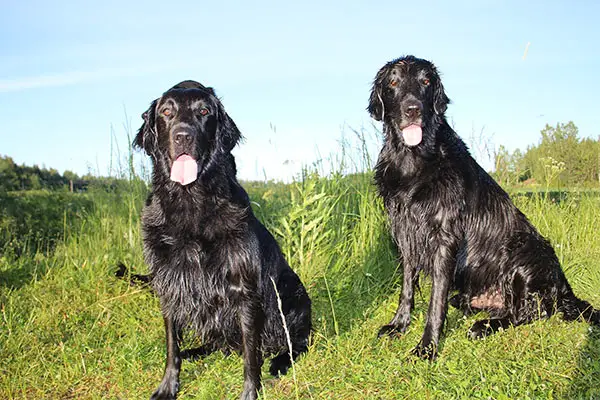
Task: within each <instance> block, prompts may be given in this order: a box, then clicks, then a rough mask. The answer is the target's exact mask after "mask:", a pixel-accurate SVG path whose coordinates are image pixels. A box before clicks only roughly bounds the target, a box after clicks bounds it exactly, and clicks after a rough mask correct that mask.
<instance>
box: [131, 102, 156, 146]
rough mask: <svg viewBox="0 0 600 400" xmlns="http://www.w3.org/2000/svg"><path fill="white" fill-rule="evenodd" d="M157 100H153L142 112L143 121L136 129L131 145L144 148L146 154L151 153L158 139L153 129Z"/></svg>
mask: <svg viewBox="0 0 600 400" xmlns="http://www.w3.org/2000/svg"><path fill="white" fill-rule="evenodd" d="M157 101H158V100H154V101H153V102H152V104H150V107H149V108H148V110H146V111H145V112H144V113H143V114H142V118H143V119H144V123H143V124H142V126H141V127H140V129H139V130H138V133H137V135H136V137H135V139H133V147H137V148H139V149H144V150H145V151H146V153H147V154H148V155H150V154H152V150H153V147H154V146H155V145H156V141H157V140H158V138H157V137H156V130H155V124H156V103H157Z"/></svg>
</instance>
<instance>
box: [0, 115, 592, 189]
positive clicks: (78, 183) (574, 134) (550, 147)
mask: <svg viewBox="0 0 600 400" xmlns="http://www.w3.org/2000/svg"><path fill="white" fill-rule="evenodd" d="M540 134H541V138H540V140H539V143H538V144H536V145H530V146H528V147H527V149H526V150H525V151H524V152H523V151H521V150H520V149H516V150H514V151H513V152H512V153H511V152H510V151H508V149H507V148H506V147H505V146H502V145H501V146H500V147H499V148H498V150H497V151H496V152H495V155H494V159H495V163H494V171H493V172H492V175H493V176H494V178H495V179H496V180H497V181H498V182H499V183H500V184H501V185H503V186H518V185H522V186H528V185H529V186H546V187H552V188H560V187H578V186H579V187H580V186H584V187H589V186H599V185H600V137H598V139H597V140H595V139H591V138H580V137H579V129H578V128H577V126H576V125H575V124H574V123H573V122H572V121H569V122H567V123H557V124H556V126H550V125H546V126H545V127H544V129H542V130H541V132H540ZM92 182H93V183H99V184H100V185H101V186H103V187H107V188H110V187H112V186H114V184H115V179H114V178H104V177H95V176H93V175H91V174H87V175H84V176H81V177H80V176H78V175H77V174H76V173H74V172H71V171H65V172H64V173H63V174H60V173H59V172H58V171H57V170H55V169H54V168H49V169H48V168H40V167H39V166H37V165H34V166H33V167H30V166H27V165H18V164H16V163H15V162H14V160H13V159H12V158H11V157H8V156H2V155H0V191H18V190H38V189H47V190H72V191H82V190H86V188H87V186H88V185H89V183H92Z"/></svg>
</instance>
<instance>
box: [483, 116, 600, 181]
mask: <svg viewBox="0 0 600 400" xmlns="http://www.w3.org/2000/svg"><path fill="white" fill-rule="evenodd" d="M560 163H562V167H561V171H560V173H558V174H555V173H554V171H555V170H556V166H557V165H558V164H560ZM553 166H554V171H553ZM549 175H552V177H551V179H550V180H549V177H550V176H549ZM494 177H495V178H496V179H497V180H498V181H499V182H500V183H501V184H504V185H517V184H519V183H522V182H525V181H527V182H529V183H536V184H540V185H542V184H544V185H545V186H551V187H574V186H591V185H596V186H597V185H598V184H599V183H600V140H593V139H590V138H585V139H581V138H579V130H578V129H577V126H575V124H574V123H573V122H568V123H566V124H564V123H558V124H556V126H555V127H552V126H549V125H546V126H545V127H544V129H542V131H541V139H540V142H539V144H538V145H536V146H529V147H528V148H527V150H526V151H525V153H524V154H523V153H522V152H521V151H520V150H518V149H517V150H515V151H514V152H513V153H512V154H511V153H510V152H508V150H507V149H506V148H505V147H504V146H500V147H499V149H498V151H497V153H496V156H495V172H494Z"/></svg>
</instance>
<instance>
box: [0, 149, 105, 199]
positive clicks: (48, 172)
mask: <svg viewBox="0 0 600 400" xmlns="http://www.w3.org/2000/svg"><path fill="white" fill-rule="evenodd" d="M90 183H93V184H98V185H99V186H102V187H107V188H110V187H111V186H114V184H115V179H114V178H105V177H97V176H93V175H91V174H86V175H84V176H79V175H77V174H76V173H74V172H72V171H65V172H64V173H63V174H61V173H59V172H58V171H57V170H56V169H54V168H45V167H42V168H40V167H39V166H37V165H34V166H33V167H30V166H28V165H25V164H22V165H19V164H17V163H15V162H14V160H13V159H12V157H8V156H3V155H0V192H11V191H21V190H40V189H45V190H65V191H67V190H70V191H76V192H78V191H85V190H87V187H88V185H89V184H90Z"/></svg>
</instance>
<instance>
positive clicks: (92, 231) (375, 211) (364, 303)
mask: <svg viewBox="0 0 600 400" xmlns="http://www.w3.org/2000/svg"><path fill="white" fill-rule="evenodd" d="M371 180H372V176H371V175H370V174H359V175H352V176H346V177H342V176H341V175H335V174H334V175H333V176H331V177H329V178H327V179H324V178H319V177H318V176H317V175H316V174H306V175H305V176H304V177H303V178H302V179H301V181H299V182H296V183H293V184H290V185H283V184H258V183H253V184H248V185H247V189H248V190H249V192H250V195H251V197H252V199H253V201H254V209H255V212H256V214H257V215H258V217H259V218H260V219H261V220H262V221H263V222H264V223H265V224H266V226H267V227H268V228H269V229H270V230H271V231H272V232H273V233H274V234H275V235H276V237H277V239H278V241H279V242H280V244H281V246H282V249H283V251H284V253H285V255H286V257H287V258H288V260H289V261H290V264H291V265H292V267H293V268H294V269H295V270H296V271H297V272H298V273H299V275H300V276H301V278H302V280H303V282H304V283H305V285H306V286H307V288H308V290H309V293H310V295H311V297H312V299H313V306H314V309H313V316H314V320H313V324H314V327H315V330H314V334H313V337H312V344H311V347H310V351H309V353H308V354H307V355H306V356H304V357H302V358H301V359H299V360H298V362H297V363H296V379H295V380H294V377H293V376H292V374H289V375H288V376H285V377H283V378H280V379H273V378H271V377H270V376H269V375H268V372H267V371H266V367H267V366H268V363H265V369H264V373H263V379H264V390H263V392H262V394H261V396H262V398H263V399H405V398H406V399H599V398H600V332H599V331H598V330H594V329H591V328H590V327H589V326H588V325H587V324H585V323H579V322H576V323H565V322H563V321H561V319H560V318H558V317H553V318H551V319H549V320H545V321H539V322H536V323H534V324H531V325H528V326H522V327H518V328H511V329H508V330H507V331H505V332H502V333H499V334H497V335H495V336H492V337H489V338H487V339H485V340H481V341H470V340H468V339H467V338H466V333H467V329H468V327H469V326H470V325H471V324H472V323H473V321H474V320H475V319H476V318H477V317H471V318H464V317H463V316H462V315H461V314H460V313H459V312H457V311H456V310H451V311H450V312H449V316H448V321H447V324H446V328H445V336H444V339H443V341H442V342H441V352H440V356H439V359H438V360H437V361H435V362H433V363H429V362H425V361H421V360H420V359H417V358H415V357H414V356H412V355H411V354H410V351H411V349H412V348H413V347H414V346H415V345H416V343H417V342H418V340H419V338H420V335H421V333H422V331H423V326H424V319H425V313H426V304H427V299H428V295H429V287H430V285H429V281H428V279H422V285H421V286H422V292H421V293H420V294H417V297H416V306H415V312H414V314H413V323H412V325H411V327H410V328H409V330H408V332H407V333H406V334H405V335H404V336H403V337H401V338H398V339H395V340H391V339H384V340H378V339H376V332H377V329H378V327H379V326H380V325H382V324H384V323H387V322H388V320H389V319H390V318H391V316H392V314H393V312H394V310H395V306H396V304H397V298H398V295H399V286H400V285H399V284H400V282H401V273H400V271H399V270H398V266H397V262H396V254H395V250H394V246H393V245H392V243H391V239H390V237H389V235H388V232H387V226H386V220H385V217H384V212H383V207H382V204H381V201H380V200H379V199H378V197H377V195H376V192H375V189H374V187H373V186H372V183H371ZM145 193H146V189H145V187H144V185H143V184H141V183H140V182H138V181H132V182H130V183H129V184H128V187H127V185H126V187H123V188H121V189H118V190H114V191H110V192H106V191H101V190H96V191H94V190H92V191H91V192H90V193H88V194H68V193H63V194H53V193H36V194H29V195H27V194H26V195H16V194H4V195H0V206H1V207H0V212H2V214H0V218H1V219H0V252H1V253H0V314H1V315H0V399H140V398H148V397H149V396H150V394H151V393H152V391H153V390H154V389H155V388H156V386H157V385H158V383H159V381H160V378H161V376H162V372H163V365H164V358H165V355H164V344H163V343H164V336H163V326H162V318H161V315H160V311H159V305H158V301H157V299H156V298H155V297H154V296H153V295H152V293H150V292H149V291H147V290H143V289H140V288H135V287H130V286H129V285H128V284H127V283H125V282H123V281H119V280H117V279H115V278H114V277H113V272H114V270H115V265H116V264H117V262H119V261H123V262H125V263H126V264H128V265H131V266H133V268H134V270H135V271H136V272H145V271H146V267H145V265H144V263H143V259H142V245H141V238H140V225H139V215H140V212H141V208H142V205H143V202H144V198H145ZM514 199H515V201H516V203H517V204H518V205H519V207H520V208H521V209H522V210H523V211H524V212H525V213H526V214H527V215H528V216H529V217H530V219H531V220H532V221H533V223H534V224H535V225H536V226H537V227H538V229H539V230H540V231H541V232H542V233H543V234H544V235H545V236H547V237H548V238H549V239H550V240H551V241H552V243H553V244H554V246H555V248H556V251H557V254H558V256H559V258H560V260H561V262H562V263H563V265H564V269H565V271H566V275H567V277H568V278H569V280H570V282H571V283H572V286H573V287H574V290H575V292H576V293H577V294H578V295H579V296H581V297H583V298H585V299H587V300H589V301H590V302H592V304H594V305H595V306H596V307H600V291H599V289H598V288H600V268H599V266H600V235H599V232H600V203H599V199H598V197H594V196H588V195H585V194H577V193H570V194H569V195H568V196H566V197H564V196H563V197H561V198H560V201H556V199H554V198H550V197H548V198H547V197H546V196H544V195H543V194H542V195H524V194H522V195H521V194H516V193H515V195H514ZM27 205H28V206H27ZM43 207H45V208H43ZM490 245H493V244H490ZM479 317H481V316H479ZM181 383H182V390H181V393H180V397H179V398H181V399H235V398H237V397H238V396H239V393H240V392H241V387H242V386H241V385H242V363H241V359H240V357H237V356H230V357H225V356H223V355H222V354H214V355H211V356H209V357H208V358H206V359H203V360H200V361H196V362H184V364H183V369H182V373H181Z"/></svg>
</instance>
